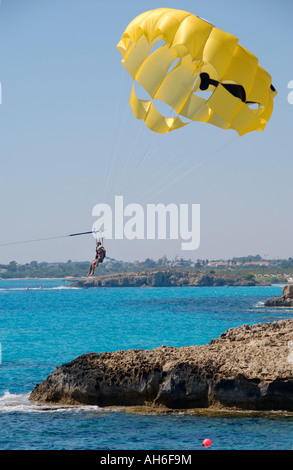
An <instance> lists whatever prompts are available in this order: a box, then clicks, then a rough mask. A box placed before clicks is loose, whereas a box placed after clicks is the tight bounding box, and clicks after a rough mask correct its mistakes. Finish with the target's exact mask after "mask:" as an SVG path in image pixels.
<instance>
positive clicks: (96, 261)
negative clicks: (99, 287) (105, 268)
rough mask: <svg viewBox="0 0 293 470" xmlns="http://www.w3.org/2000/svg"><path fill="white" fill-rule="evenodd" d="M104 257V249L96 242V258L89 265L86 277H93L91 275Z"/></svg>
mask: <svg viewBox="0 0 293 470" xmlns="http://www.w3.org/2000/svg"><path fill="white" fill-rule="evenodd" d="M105 257H106V250H105V248H104V247H103V245H102V243H101V242H100V241H99V242H98V241H96V257H95V259H94V261H93V262H92V263H91V265H90V269H89V272H88V276H93V274H94V273H95V269H96V267H97V266H98V264H99V263H102V262H103V261H104V258H105Z"/></svg>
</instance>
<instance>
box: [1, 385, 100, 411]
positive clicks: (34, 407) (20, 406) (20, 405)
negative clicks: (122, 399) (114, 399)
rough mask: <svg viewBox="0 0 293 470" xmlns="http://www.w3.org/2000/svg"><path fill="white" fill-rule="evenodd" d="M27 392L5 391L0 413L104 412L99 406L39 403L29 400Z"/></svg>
mask: <svg viewBox="0 0 293 470" xmlns="http://www.w3.org/2000/svg"><path fill="white" fill-rule="evenodd" d="M29 395H30V394H29V393H21V394H15V393H10V392H9V391H6V392H5V393H4V395H2V396H0V415H1V414H2V413H44V412H48V413H56V412H58V413H68V412H85V411H91V412H101V411H103V412H105V411H107V409H106V408H100V407H99V406H94V405H92V406H89V405H87V406H58V405H40V404H38V403H33V402H30V401H29Z"/></svg>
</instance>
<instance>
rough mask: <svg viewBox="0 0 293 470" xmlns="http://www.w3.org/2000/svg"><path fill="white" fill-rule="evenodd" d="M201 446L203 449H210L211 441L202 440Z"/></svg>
mask: <svg viewBox="0 0 293 470" xmlns="http://www.w3.org/2000/svg"><path fill="white" fill-rule="evenodd" d="M202 445H203V446H204V447H210V446H211V445H212V441H211V440H210V439H204V440H203V443H202Z"/></svg>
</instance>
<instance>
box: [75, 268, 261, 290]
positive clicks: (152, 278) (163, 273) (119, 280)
mask: <svg viewBox="0 0 293 470" xmlns="http://www.w3.org/2000/svg"><path fill="white" fill-rule="evenodd" d="M255 285H264V283H263V282H260V281H258V280H257V279H256V278H254V277H253V278H250V279H245V277H242V276H237V275H232V274H231V275H227V274H220V273H202V272H192V271H182V270H176V269H162V270H158V269H153V270H145V271H137V272H126V273H116V274H104V275H97V276H95V277H88V278H82V279H78V280H77V281H75V282H74V283H73V284H71V287H83V288H89V287H184V286H186V287H187V286H189V287H195V286H202V287H203V286H255ZM267 285H269V284H267Z"/></svg>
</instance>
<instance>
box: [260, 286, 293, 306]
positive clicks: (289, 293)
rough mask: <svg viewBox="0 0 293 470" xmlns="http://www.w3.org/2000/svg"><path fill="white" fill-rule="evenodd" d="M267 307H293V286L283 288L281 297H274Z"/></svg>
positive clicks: (266, 304) (267, 303)
mask: <svg viewBox="0 0 293 470" xmlns="http://www.w3.org/2000/svg"><path fill="white" fill-rule="evenodd" d="M264 305H265V307H287V308H288V307H290V308H291V307H293V285H287V286H284V287H283V292H282V295H281V297H274V298H272V299H268V300H267V301H266V302H265V304H264Z"/></svg>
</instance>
